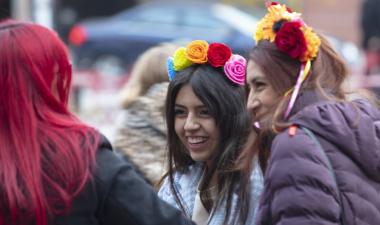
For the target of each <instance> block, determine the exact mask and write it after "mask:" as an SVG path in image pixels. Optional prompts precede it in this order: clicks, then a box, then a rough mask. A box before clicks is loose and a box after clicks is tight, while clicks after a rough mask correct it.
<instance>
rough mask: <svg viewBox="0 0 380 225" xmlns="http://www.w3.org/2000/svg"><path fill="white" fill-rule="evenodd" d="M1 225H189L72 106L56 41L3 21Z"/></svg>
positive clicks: (67, 70) (67, 67) (31, 27)
mask: <svg viewBox="0 0 380 225" xmlns="http://www.w3.org/2000/svg"><path fill="white" fill-rule="evenodd" d="M0 49H1V51H0V102H1V104H0V161H1V163H0V196H1V197H0V225H5V224H7V225H25V224H29V225H33V224H35V225H46V224H81V225H90V224H91V225H92V224H93V225H95V224H113V225H116V224H130V225H137V224H139V225H142V224H145V225H159V224H191V222H190V221H189V220H187V219H185V218H184V217H183V216H182V214H181V212H180V211H179V210H176V209H174V208H172V207H170V206H169V205H168V204H166V203H165V202H163V201H162V200H160V199H159V198H158V197H157V195H156V193H155V191H154V190H153V189H152V188H151V187H150V186H149V185H147V184H146V183H145V182H144V181H143V180H142V179H141V178H140V177H139V176H138V175H137V174H136V172H135V171H134V170H133V169H132V167H131V165H130V164H129V163H127V162H126V161H123V160H121V159H120V158H118V157H117V156H116V155H115V154H114V153H113V152H112V147H111V145H110V144H109V142H108V141H107V140H106V139H105V138H104V137H103V136H102V135H101V134H100V133H99V132H98V131H97V130H96V129H94V128H92V127H89V126H87V125H86V124H83V123H82V122H81V121H80V120H78V119H77V118H76V116H75V115H73V114H72V113H71V112H70V111H69V110H68V108H67V102H68V98H69V92H70V87H71V80H72V70H71V69H72V67H71V66H72V65H71V63H70V60H69V56H68V52H67V49H66V46H65V45H64V43H63V42H62V41H61V40H60V39H59V38H58V35H57V34H56V33H55V32H53V31H51V30H49V29H47V28H45V27H43V26H40V25H37V24H33V23H26V22H18V21H14V20H3V21H1V22H0Z"/></svg>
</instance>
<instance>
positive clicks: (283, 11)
mask: <svg viewBox="0 0 380 225" xmlns="http://www.w3.org/2000/svg"><path fill="white" fill-rule="evenodd" d="M300 16H301V14H299V13H296V12H292V13H290V12H288V10H287V8H286V5H281V4H278V5H271V6H269V7H268V13H267V14H266V15H265V16H264V18H262V19H261V20H260V21H259V23H258V24H257V30H256V34H255V40H256V43H258V42H259V41H261V40H268V41H270V42H273V41H274V39H275V37H276V33H275V32H274V30H273V25H274V24H275V23H276V22H278V21H281V20H286V21H292V20H295V19H298V18H300Z"/></svg>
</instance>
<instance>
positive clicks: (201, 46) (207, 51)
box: [167, 40, 247, 85]
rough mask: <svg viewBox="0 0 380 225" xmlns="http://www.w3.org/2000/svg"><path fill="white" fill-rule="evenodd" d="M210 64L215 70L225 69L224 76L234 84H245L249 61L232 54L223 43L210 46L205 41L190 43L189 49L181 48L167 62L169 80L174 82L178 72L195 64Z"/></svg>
mask: <svg viewBox="0 0 380 225" xmlns="http://www.w3.org/2000/svg"><path fill="white" fill-rule="evenodd" d="M206 63H208V64H209V65H211V66H212V67H214V68H220V67H223V70H224V74H225V75H226V77H227V78H228V79H229V80H230V81H231V82H233V83H234V84H238V85H244V84H245V73H246V65H247V61H246V60H245V58H244V57H243V56H241V55H238V54H232V51H231V49H230V48H229V47H228V46H227V45H226V44H223V43H212V44H208V43H207V42H206V41H204V40H195V41H192V42H190V43H189V44H188V45H187V47H186V48H185V47H180V48H178V49H177V50H176V51H175V52H174V55H173V57H169V58H168V60H167V71H168V76H169V80H170V81H171V80H173V79H174V77H175V76H176V75H177V72H178V71H181V70H184V69H186V68H187V67H189V66H191V65H193V64H206Z"/></svg>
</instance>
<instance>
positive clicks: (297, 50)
mask: <svg viewBox="0 0 380 225" xmlns="http://www.w3.org/2000/svg"><path fill="white" fill-rule="evenodd" d="M267 10H268V13H267V14H266V15H265V16H264V17H263V18H262V19H261V20H260V21H259V23H258V25H257V30H256V34H255V40H256V43H257V44H258V43H259V42H260V41H262V40H267V41H270V42H273V43H274V44H275V45H276V47H277V48H278V50H280V51H281V52H284V53H286V54H288V55H289V56H290V57H291V58H293V59H297V60H299V61H300V62H301V63H302V65H301V68H300V72H299V74H298V78H297V81H296V84H295V86H294V87H293V88H292V89H290V90H289V91H287V92H286V93H285V96H287V95H289V94H290V93H292V95H291V97H290V101H289V104H288V107H287V109H286V111H285V115H284V117H285V119H286V118H287V117H288V116H289V114H290V111H291V109H292V108H293V105H294V103H295V101H296V98H297V95H298V93H299V91H300V89H301V86H302V83H303V82H304V81H305V80H306V78H307V77H308V75H309V72H310V68H311V61H312V60H314V59H315V58H316V57H317V55H318V51H319V48H320V45H321V40H320V38H319V37H318V35H317V34H316V33H314V32H313V30H312V28H311V27H308V26H307V25H306V23H305V22H304V21H303V20H302V19H301V14H300V13H296V12H293V11H292V10H291V9H290V8H288V7H286V5H284V4H279V3H277V2H272V3H270V4H269V5H268V6H267Z"/></svg>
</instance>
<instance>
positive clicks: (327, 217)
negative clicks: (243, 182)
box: [257, 129, 340, 225]
mask: <svg viewBox="0 0 380 225" xmlns="http://www.w3.org/2000/svg"><path fill="white" fill-rule="evenodd" d="M271 151H272V153H271V159H270V162H269V165H268V168H267V171H266V174H265V178H264V193H263V196H262V198H261V202H260V206H259V212H258V220H257V225H264V224H265V225H304V224H318V225H333V224H337V225H338V224H339V215H340V207H339V202H338V199H339V198H338V192H337V190H336V186H335V185H336V184H335V182H334V179H333V177H332V174H331V172H330V170H329V169H328V166H327V162H326V160H325V158H324V157H323V154H324V153H323V152H322V150H321V149H320V148H319V147H318V146H317V144H316V143H315V142H314V141H313V140H312V139H311V138H310V137H309V136H307V134H306V133H304V132H303V131H302V130H300V129H298V130H297V134H296V135H295V136H292V137H291V136H290V135H289V134H288V132H287V131H286V132H283V133H281V134H279V135H278V136H277V137H276V138H275V140H274V142H273V144H272V149H271Z"/></svg>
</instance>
